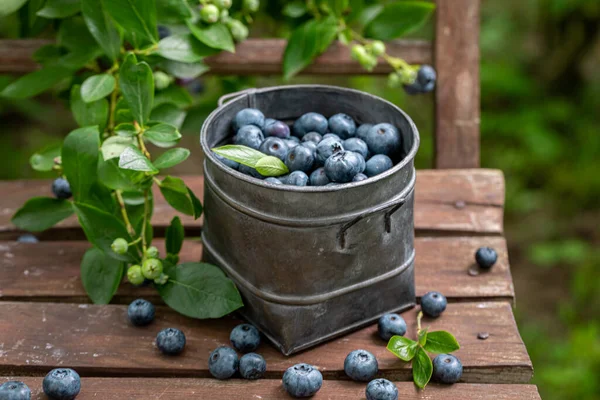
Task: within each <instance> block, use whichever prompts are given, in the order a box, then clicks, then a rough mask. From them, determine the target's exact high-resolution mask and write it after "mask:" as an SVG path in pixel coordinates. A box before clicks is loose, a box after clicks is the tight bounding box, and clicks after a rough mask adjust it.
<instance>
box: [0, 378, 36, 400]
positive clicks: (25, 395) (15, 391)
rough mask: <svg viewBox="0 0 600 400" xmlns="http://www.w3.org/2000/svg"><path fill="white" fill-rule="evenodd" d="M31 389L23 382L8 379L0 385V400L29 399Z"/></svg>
mask: <svg viewBox="0 0 600 400" xmlns="http://www.w3.org/2000/svg"><path fill="white" fill-rule="evenodd" d="M30 399H31V390H29V387H28V386H27V385H26V384H24V383H23V382H18V381H8V382H5V383H3V384H2V385H0V400H30Z"/></svg>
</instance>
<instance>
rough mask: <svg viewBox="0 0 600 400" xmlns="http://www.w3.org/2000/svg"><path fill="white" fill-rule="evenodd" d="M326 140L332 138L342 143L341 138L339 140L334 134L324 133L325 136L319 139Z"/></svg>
mask: <svg viewBox="0 0 600 400" xmlns="http://www.w3.org/2000/svg"><path fill="white" fill-rule="evenodd" d="M327 138H334V139H335V140H339V141H340V142H343V140H342V138H340V137H339V136H338V135H336V134H335V133H326V134H324V135H323V137H322V138H321V140H323V139H327Z"/></svg>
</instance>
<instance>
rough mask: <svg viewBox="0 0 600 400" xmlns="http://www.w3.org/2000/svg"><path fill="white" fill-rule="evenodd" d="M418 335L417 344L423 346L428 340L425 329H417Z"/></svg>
mask: <svg viewBox="0 0 600 400" xmlns="http://www.w3.org/2000/svg"><path fill="white" fill-rule="evenodd" d="M418 337H419V340H418V341H419V346H425V343H427V340H428V336H427V329H422V330H420V331H419V333H418Z"/></svg>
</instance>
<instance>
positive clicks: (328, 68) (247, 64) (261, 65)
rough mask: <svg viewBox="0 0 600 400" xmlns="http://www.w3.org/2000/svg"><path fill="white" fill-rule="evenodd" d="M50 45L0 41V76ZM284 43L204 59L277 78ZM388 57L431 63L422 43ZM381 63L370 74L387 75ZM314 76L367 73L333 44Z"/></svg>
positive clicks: (257, 43)
mask: <svg viewBox="0 0 600 400" xmlns="http://www.w3.org/2000/svg"><path fill="white" fill-rule="evenodd" d="M51 43H52V41H49V40H40V39H27V40H23V39H21V40H0V73H11V72H14V73H24V72H29V71H33V70H35V69H38V68H39V65H37V63H35V62H34V61H33V60H32V59H31V57H32V55H33V53H34V52H35V51H36V50H37V49H38V48H39V47H41V46H43V45H47V44H51ZM286 43H287V41H286V40H285V39H258V38H253V39H248V40H246V41H244V42H243V43H240V44H238V45H237V46H236V52H235V54H232V53H227V52H222V53H220V54H218V55H216V56H212V57H208V58H206V59H205V62H206V64H208V65H209V66H210V68H211V73H213V74H220V75H274V74H277V75H280V74H281V72H282V71H281V60H282V57H283V52H284V50H285V46H286ZM387 49H388V53H389V54H391V55H393V56H397V57H402V58H404V59H405V60H406V61H407V62H409V63H415V64H423V63H431V54H432V49H431V43H430V42H427V41H424V40H395V41H392V42H390V43H388V44H387ZM391 71H392V69H391V68H390V67H389V66H388V64H387V63H385V62H383V61H382V62H380V63H379V65H378V66H377V67H376V68H375V69H374V70H373V71H372V72H371V73H372V74H388V73H390V72H391ZM302 73H304V74H314V75H323V74H325V75H331V74H335V75H357V74H367V73H368V72H367V71H366V70H365V69H364V68H362V67H361V66H360V64H358V62H356V61H354V60H353V59H352V58H351V57H350V50H349V48H348V47H346V46H344V45H342V44H341V43H338V42H335V43H334V44H333V45H332V46H331V47H330V48H329V49H328V50H327V51H326V52H325V53H324V54H322V55H321V56H320V57H318V58H317V59H316V60H315V61H314V63H313V64H311V65H310V66H309V67H308V68H306V69H305V70H304V71H302Z"/></svg>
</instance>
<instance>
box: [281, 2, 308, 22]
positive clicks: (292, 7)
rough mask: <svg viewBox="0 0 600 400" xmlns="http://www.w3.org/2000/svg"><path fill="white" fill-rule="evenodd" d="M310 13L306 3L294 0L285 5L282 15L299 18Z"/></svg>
mask: <svg viewBox="0 0 600 400" xmlns="http://www.w3.org/2000/svg"><path fill="white" fill-rule="evenodd" d="M307 12H308V8H306V3H305V2H304V1H300V0H294V1H291V2H289V3H287V4H286V5H285V7H283V10H282V11H281V13H282V14H283V15H285V16H287V17H290V18H299V17H301V16H303V15H304V14H306V13H307Z"/></svg>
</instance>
